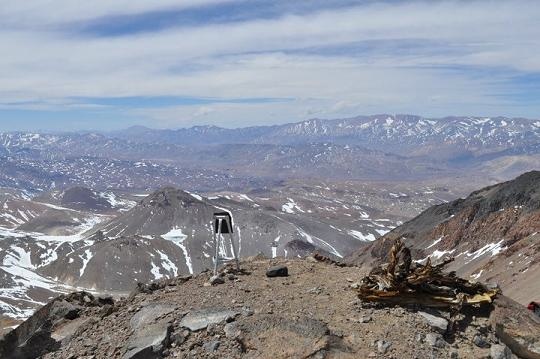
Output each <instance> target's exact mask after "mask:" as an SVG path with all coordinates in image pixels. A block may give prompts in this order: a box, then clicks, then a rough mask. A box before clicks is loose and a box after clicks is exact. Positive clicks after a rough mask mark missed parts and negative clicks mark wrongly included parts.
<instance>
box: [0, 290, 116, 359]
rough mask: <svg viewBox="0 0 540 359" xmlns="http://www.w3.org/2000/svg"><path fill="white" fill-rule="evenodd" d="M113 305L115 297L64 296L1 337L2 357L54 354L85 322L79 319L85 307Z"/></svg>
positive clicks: (16, 358) (25, 358)
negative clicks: (51, 352) (52, 352)
mask: <svg viewBox="0 0 540 359" xmlns="http://www.w3.org/2000/svg"><path fill="white" fill-rule="evenodd" d="M113 305H114V301H113V300H112V298H96V297H94V296H93V295H92V294H90V293H86V292H77V293H72V294H69V295H61V296H59V297H57V298H56V299H54V300H53V301H51V302H49V303H48V304H47V305H45V306H44V307H42V308H41V309H39V310H38V311H37V312H36V313H34V315H32V316H31V317H30V318H29V319H28V320H26V321H25V322H23V323H22V324H21V325H19V326H18V327H17V328H16V329H14V330H12V331H11V332H9V333H7V334H6V335H5V336H4V337H2V338H0V358H5V359H32V358H37V357H39V356H40V355H42V354H44V353H46V352H50V351H54V350H56V349H58V348H59V347H60V346H61V344H62V341H63V340H65V339H66V338H68V337H69V335H72V334H74V333H75V332H76V330H77V329H78V328H79V327H80V325H82V324H83V323H84V321H80V320H77V319H78V318H79V317H80V316H81V314H82V312H83V311H84V310H85V308H92V307H93V308H105V309H107V310H110V309H111V308H112V306H113ZM72 324H75V325H72Z"/></svg>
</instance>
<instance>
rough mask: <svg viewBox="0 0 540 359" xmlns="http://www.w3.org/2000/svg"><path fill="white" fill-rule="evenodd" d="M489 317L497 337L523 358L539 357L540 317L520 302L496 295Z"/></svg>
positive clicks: (532, 358)
mask: <svg viewBox="0 0 540 359" xmlns="http://www.w3.org/2000/svg"><path fill="white" fill-rule="evenodd" d="M493 305H494V309H493V311H492V312H491V315H490V317H489V319H490V322H491V325H492V326H493V328H494V329H495V332H496V333H497V337H499V339H500V340H501V341H502V342H503V343H504V344H506V345H507V346H508V348H510V350H511V351H512V352H513V353H514V354H516V355H517V356H519V357H520V358H525V359H540V318H539V317H538V316H536V315H534V314H533V313H532V312H530V311H529V310H528V309H527V308H525V307H524V306H522V305H521V304H519V303H517V302H515V301H513V300H512V299H510V298H508V297H505V296H502V295H501V296H498V297H497V299H496V300H495V301H494V302H493Z"/></svg>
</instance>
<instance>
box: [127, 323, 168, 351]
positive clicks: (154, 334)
mask: <svg viewBox="0 0 540 359" xmlns="http://www.w3.org/2000/svg"><path fill="white" fill-rule="evenodd" d="M170 332H171V326H170V325H169V324H167V323H164V322H161V323H155V324H150V325H146V326H144V327H140V328H138V329H137V330H136V331H135V332H134V333H133V335H132V336H131V337H130V338H129V341H128V344H127V347H126V353H125V354H124V356H123V357H122V358H123V359H154V358H156V359H157V358H161V353H162V351H163V349H164V348H165V347H166V346H167V345H168V341H169V334H170Z"/></svg>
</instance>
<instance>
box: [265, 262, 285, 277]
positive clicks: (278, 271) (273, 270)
mask: <svg viewBox="0 0 540 359" xmlns="http://www.w3.org/2000/svg"><path fill="white" fill-rule="evenodd" d="M288 275H289V269H288V268H287V266H284V265H279V266H273V267H270V268H268V270H267V271H266V276H267V277H270V278H272V277H287V276H288Z"/></svg>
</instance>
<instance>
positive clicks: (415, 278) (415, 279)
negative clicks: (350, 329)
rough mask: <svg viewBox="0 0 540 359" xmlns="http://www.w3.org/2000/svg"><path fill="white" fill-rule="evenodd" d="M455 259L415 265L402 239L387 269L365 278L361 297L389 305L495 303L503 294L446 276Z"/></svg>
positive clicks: (393, 247)
mask: <svg viewBox="0 0 540 359" xmlns="http://www.w3.org/2000/svg"><path fill="white" fill-rule="evenodd" d="M453 260H454V258H449V259H445V260H444V261H443V262H442V263H440V264H437V265H432V264H431V259H430V258H428V259H427V261H426V263H425V264H420V263H417V262H413V261H412V258H411V251H410V250H409V248H407V247H405V246H404V245H403V242H402V241H401V240H400V239H397V240H396V241H395V242H394V245H393V246H392V248H391V250H390V260H389V262H388V264H387V265H386V266H379V267H376V268H374V269H373V270H372V271H371V272H370V274H369V275H368V276H366V277H364V278H363V279H362V283H361V285H360V287H359V289H358V290H359V297H360V298H361V299H362V300H364V301H372V302H383V303H388V304H400V305H407V304H421V305H425V306H429V307H454V308H460V307H461V306H463V305H471V304H479V303H491V301H492V299H493V298H494V297H495V296H496V295H497V294H498V293H499V290H498V289H497V288H495V289H488V288H487V287H486V286H485V285H483V284H481V283H471V282H469V281H467V280H465V279H462V278H459V277H457V276H456V274H455V272H449V273H443V271H442V270H443V268H444V267H445V266H446V265H447V264H448V263H450V262H452V261H453Z"/></svg>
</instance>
